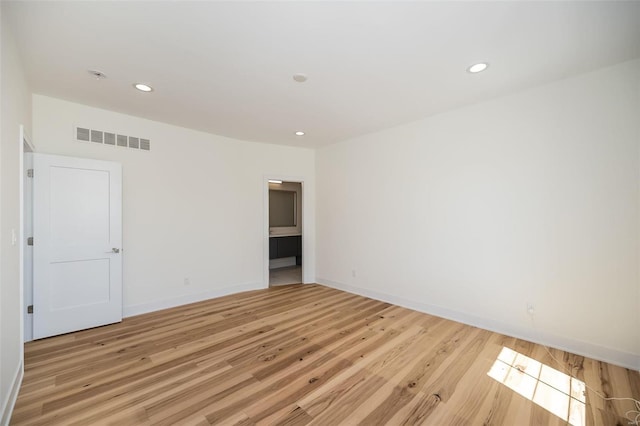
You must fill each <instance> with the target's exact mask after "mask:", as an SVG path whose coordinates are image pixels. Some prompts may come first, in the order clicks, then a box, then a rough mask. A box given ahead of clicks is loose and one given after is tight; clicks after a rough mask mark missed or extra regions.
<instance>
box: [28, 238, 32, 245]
mask: <svg viewBox="0 0 640 426" xmlns="http://www.w3.org/2000/svg"><path fill="white" fill-rule="evenodd" d="M27 245H28V246H32V245H33V237H29V238H27Z"/></svg>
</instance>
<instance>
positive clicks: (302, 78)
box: [293, 73, 307, 83]
mask: <svg viewBox="0 0 640 426" xmlns="http://www.w3.org/2000/svg"><path fill="white" fill-rule="evenodd" d="M293 79H294V80H295V81H297V82H298V83H304V82H305V81H307V75H306V74H302V73H298V74H294V75H293Z"/></svg>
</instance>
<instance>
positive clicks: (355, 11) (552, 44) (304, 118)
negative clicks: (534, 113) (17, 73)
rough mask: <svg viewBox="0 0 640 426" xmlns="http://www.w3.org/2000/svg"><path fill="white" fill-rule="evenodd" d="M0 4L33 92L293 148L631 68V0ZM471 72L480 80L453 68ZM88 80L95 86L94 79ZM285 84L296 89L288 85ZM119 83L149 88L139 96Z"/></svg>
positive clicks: (636, 37)
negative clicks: (615, 67) (478, 69)
mask: <svg viewBox="0 0 640 426" xmlns="http://www.w3.org/2000/svg"><path fill="white" fill-rule="evenodd" d="M2 8H3V10H2V13H3V14H6V15H7V16H5V17H8V18H9V20H10V22H11V23H12V26H13V32H14V34H15V35H16V39H17V41H18V46H19V48H20V49H21V51H22V55H23V61H24V65H25V68H26V72H27V74H28V79H29V81H30V84H31V85H32V89H33V91H34V92H35V93H40V94H45V95H49V96H54V97H58V98H62V99H68V100H71V101H75V102H79V103H83V104H87V105H92V106H97V107H101V108H105V109H109V110H114V111H119V112H123V113H127V114H132V115H136V116H140V117H145V118H149V119H153V120H158V121H163V122H167V123H172V124H176V125H180V126H184V127H189V128H193V129H198V130H203V131H207V132H210V133H216V134H219V135H225V136H229V137H232V138H238V139H244V140H252V141H259V142H268V143H276V144H286V145H295V146H305V147H318V146H322V145H326V144H330V143H335V142H338V141H341V140H344V139H347V138H350V137H354V136H357V135H361V134H366V133H370V132H374V131H377V130H380V129H383V128H386V127H390V126H394V125H397V124H401V123H404V122H409V121H412V120H416V119H420V118H423V117H426V116H429V115H433V114H437V113H439V112H443V111H446V110H449V109H452V108H456V107H459V106H462V105H467V104H471V103H475V102H479V101H482V100H486V99H490V98H494V97H497V96H501V95H504V94H507V93H510V92H513V91H517V90H521V89H524V88H527V87H531V86H535V85H539V84H542V83H545V82H549V81H552V80H556V79H561V78H565V77H568V76H571V75H575V74H578V73H582V72H587V71H590V70H593V69H596V68H600V67H603V66H607V65H610V64H615V63H618V62H622V61H626V60H630V59H634V58H638V57H640V2H639V1H632V2H617V1H604V2H578V1H568V2H559V1H558V2H516V1H513V2H481V1H472V2H459V1H454V2H399V1H395V2H264V1H263V2H238V1H236V2H203V1H200V2H186V1H173V2H156V1H144V2H123V1H119V2H118V1H116V2H96V1H87V2H81V1H78V2H56V1H47V2H32V1H30V2H26V1H22V2H6V1H3V3H2ZM477 61H488V62H489V63H490V67H489V69H488V70H487V71H485V72H484V73H481V74H476V75H472V74H469V73H467V72H466V71H465V70H466V68H467V67H468V66H469V65H471V64H473V63H475V62H477ZM89 69H97V70H100V71H102V72H104V73H105V74H107V76H108V78H107V79H106V80H103V81H97V80H95V79H93V78H91V77H90V76H89V75H88V73H87V70H89ZM295 73H305V74H307V75H308V77H309V79H308V81H307V82H306V83H296V82H294V81H293V78H292V76H293V74H295ZM134 82H146V83H149V84H151V85H152V86H153V87H154V88H155V91H154V92H152V93H150V94H144V93H141V92H138V91H136V90H135V89H133V88H132V84H133V83H134ZM296 130H304V131H305V132H306V133H307V134H306V135H305V136H304V137H297V136H295V135H294V132H295V131H296Z"/></svg>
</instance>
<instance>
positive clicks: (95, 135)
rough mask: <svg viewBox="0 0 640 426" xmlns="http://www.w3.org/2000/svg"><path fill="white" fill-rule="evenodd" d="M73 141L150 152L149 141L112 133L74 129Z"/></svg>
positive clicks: (82, 128)
mask: <svg viewBox="0 0 640 426" xmlns="http://www.w3.org/2000/svg"><path fill="white" fill-rule="evenodd" d="M74 139H75V140H77V141H80V142H91V143H92V144H97V143H99V144H102V145H110V146H121V147H123V148H132V149H137V150H142V151H151V141H150V140H149V139H143V138H139V137H137V136H127V135H120V134H117V133H113V132H105V131H102V130H95V129H88V128H86V127H76V128H75V135H74Z"/></svg>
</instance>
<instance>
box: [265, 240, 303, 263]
mask: <svg viewBox="0 0 640 426" xmlns="http://www.w3.org/2000/svg"><path fill="white" fill-rule="evenodd" d="M293 256H295V257H296V265H301V264H302V236H301V235H294V236H289V237H271V238H269V259H280V258H283V257H293Z"/></svg>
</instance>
